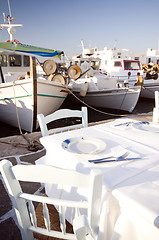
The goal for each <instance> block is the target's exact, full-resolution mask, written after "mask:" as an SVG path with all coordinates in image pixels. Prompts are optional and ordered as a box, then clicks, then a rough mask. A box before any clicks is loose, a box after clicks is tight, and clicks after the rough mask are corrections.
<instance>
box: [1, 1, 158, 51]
mask: <svg viewBox="0 0 159 240" xmlns="http://www.w3.org/2000/svg"><path fill="white" fill-rule="evenodd" d="M10 6H11V13H12V17H16V21H15V23H21V24H23V28H17V30H16V35H15V39H17V40H19V41H20V42H22V43H26V44H30V45H34V46H39V47H46V48H52V49H57V50H63V51H64V52H65V53H66V54H67V55H74V54H79V53H81V51H82V48H81V39H82V40H83V41H84V44H85V47H97V48H98V49H103V48H104V47H105V46H107V47H108V48H111V47H113V46H114V42H115V40H117V44H116V46H117V47H118V48H120V49H121V48H128V49H132V50H141V51H143V50H147V48H153V49H157V48H158V47H159V44H158V42H159V26H158V24H159V23H158V22H159V15H158V10H159V0H153V1H149V0H131V1H130V0H129V1H128V0H96V1H94V0H78V1H77V0H10ZM3 12H5V13H6V15H8V14H9V10H8V0H0V23H3ZM7 39H9V37H8V34H7V31H6V29H4V30H3V31H2V30H1V31H0V41H5V40H7Z"/></svg>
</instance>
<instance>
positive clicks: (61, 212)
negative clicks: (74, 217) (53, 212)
mask: <svg viewBox="0 0 159 240" xmlns="http://www.w3.org/2000/svg"><path fill="white" fill-rule="evenodd" d="M59 219H60V228H61V231H62V233H63V234H65V233H66V222H65V211H64V208H63V206H59Z"/></svg>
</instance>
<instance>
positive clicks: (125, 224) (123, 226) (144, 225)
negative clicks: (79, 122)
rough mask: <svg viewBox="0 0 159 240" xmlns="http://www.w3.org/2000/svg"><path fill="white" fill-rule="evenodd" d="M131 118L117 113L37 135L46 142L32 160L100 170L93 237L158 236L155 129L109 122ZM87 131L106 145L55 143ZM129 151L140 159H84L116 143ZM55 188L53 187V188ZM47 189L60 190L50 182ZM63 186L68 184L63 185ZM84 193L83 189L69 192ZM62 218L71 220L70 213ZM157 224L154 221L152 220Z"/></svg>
mask: <svg viewBox="0 0 159 240" xmlns="http://www.w3.org/2000/svg"><path fill="white" fill-rule="evenodd" d="M126 121H131V120H130V119H119V120H116V121H113V122H111V123H106V124H99V125H96V126H92V127H88V128H85V129H78V130H74V131H69V132H64V133H60V134H56V135H52V136H48V137H42V138H41V139H40V140H41V143H42V144H43V146H44V147H45V148H46V150H47V153H46V158H43V159H41V160H38V161H37V164H48V165H53V166H56V167H60V168H65V169H74V170H76V171H79V172H85V173H88V172H90V170H91V169H92V168H94V167H95V168H100V169H101V170H102V171H103V173H104V186H103V196H102V211H101V221H100V235H99V239H103V240H106V239H108V240H117V239H120V240H141V239H143V240H149V239H150V236H151V238H153V240H157V239H159V229H158V228H157V227H156V226H158V225H159V223H158V221H159V220H158V216H159V204H158V201H159V150H158V149H159V141H158V140H159V133H150V132H145V131H141V130H137V129H135V128H133V127H132V126H128V127H126V126H119V127H115V126H114V125H116V124H118V123H119V122H120V123H121V122H126ZM86 136H87V137H93V138H99V139H102V140H103V141H104V142H105V143H106V149H105V150H104V151H103V152H101V153H99V154H96V155H93V154H75V153H70V152H68V151H66V150H64V149H62V147H61V143H62V142H63V141H64V140H65V139H68V138H73V137H86ZM119 145H120V146H122V147H123V148H125V149H127V150H129V151H131V154H132V155H134V156H139V157H141V159H138V160H135V161H134V160H133V161H121V162H110V163H103V164H93V163H89V162H88V159H94V158H100V157H104V156H106V155H108V154H110V152H111V149H112V148H113V147H116V146H119ZM55 190H56V192H55ZM46 191H47V194H48V195H50V196H51V194H52V192H53V191H54V194H55V193H56V194H57V196H61V197H62V196H63V193H62V192H59V190H58V189H55V188H54V187H53V186H50V185H47V186H46ZM68 191H69V190H68ZM78 194H80V196H81V195H82V196H83V198H85V197H86V195H87V193H85V192H80V193H76V194H75V193H73V192H72V194H71V197H72V198H78ZM66 216H67V218H68V220H69V221H71V217H72V216H71V215H70V213H67V215H66ZM158 227H159V226H158Z"/></svg>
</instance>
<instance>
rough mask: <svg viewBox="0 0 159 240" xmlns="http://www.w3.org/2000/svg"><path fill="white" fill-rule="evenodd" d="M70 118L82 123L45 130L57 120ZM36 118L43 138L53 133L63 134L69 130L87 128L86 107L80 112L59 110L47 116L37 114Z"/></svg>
mask: <svg viewBox="0 0 159 240" xmlns="http://www.w3.org/2000/svg"><path fill="white" fill-rule="evenodd" d="M70 117H77V118H81V120H82V123H81V124H74V125H71V126H66V127H61V128H55V129H51V130H48V128H47V124H48V123H50V122H52V121H55V120H57V119H63V118H70ZM37 118H38V121H39V125H40V129H41V133H42V136H43V137H44V136H48V135H50V134H53V133H57V132H63V131H65V130H71V129H76V128H79V127H87V126H88V114H87V107H82V109H81V110H70V109H60V110H57V111H56V112H54V113H52V114H50V115H47V116H44V115H43V114H38V116H37Z"/></svg>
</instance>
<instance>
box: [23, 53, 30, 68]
mask: <svg viewBox="0 0 159 240" xmlns="http://www.w3.org/2000/svg"><path fill="white" fill-rule="evenodd" d="M23 60H24V67H29V66H30V59H29V56H25V55H24V57H23Z"/></svg>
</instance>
